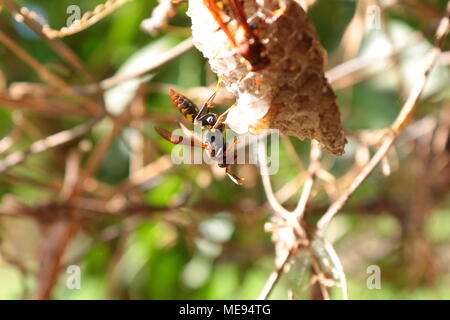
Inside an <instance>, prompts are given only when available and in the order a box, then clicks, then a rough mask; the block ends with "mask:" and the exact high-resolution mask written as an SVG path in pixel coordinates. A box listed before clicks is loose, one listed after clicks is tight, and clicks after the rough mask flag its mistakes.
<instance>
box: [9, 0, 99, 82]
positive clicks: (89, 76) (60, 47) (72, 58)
mask: <svg viewBox="0 0 450 320" xmlns="http://www.w3.org/2000/svg"><path fill="white" fill-rule="evenodd" d="M3 3H4V4H5V5H6V6H7V7H8V8H9V9H10V10H11V11H12V12H13V13H14V14H15V15H16V18H17V17H20V18H21V19H23V22H24V23H25V24H26V25H27V26H28V27H30V28H31V29H32V30H33V31H34V32H36V33H37V34H38V35H39V36H40V37H41V38H42V39H44V40H45V41H46V42H47V43H48V44H49V45H50V46H51V47H52V48H53V49H54V50H55V51H56V52H57V53H59V55H60V56H61V57H62V58H64V60H66V61H67V62H68V63H69V64H70V65H72V66H73V67H74V68H75V69H76V70H78V71H79V72H80V74H82V75H83V76H84V77H85V78H86V80H87V81H89V82H93V83H98V81H97V79H96V77H95V75H94V74H93V73H92V72H91V71H89V69H88V68H87V67H86V66H85V65H84V63H83V62H82V61H81V59H80V58H79V57H78V56H77V55H76V54H75V53H74V52H73V51H72V50H71V49H70V48H69V47H68V46H67V45H66V44H65V43H64V42H61V41H60V40H59V39H51V38H49V37H48V36H47V35H46V34H45V32H44V31H43V28H42V26H41V25H40V24H39V23H38V22H36V21H35V20H34V19H33V18H31V17H30V15H29V13H30V11H29V10H28V9H27V8H24V7H21V6H20V5H18V4H17V3H16V2H15V1H13V0H3Z"/></svg>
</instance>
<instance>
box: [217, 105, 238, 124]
mask: <svg viewBox="0 0 450 320" xmlns="http://www.w3.org/2000/svg"><path fill="white" fill-rule="evenodd" d="M235 107H236V103H235V104H233V105H232V106H231V107H229V108H228V109H227V111H225V112H224V113H222V114H221V115H220V116H219V118H217V121H216V123H215V124H214V126H213V127H212V130H216V129H217V128H218V127H219V126H220V125H221V124H222V123H223V119H224V118H225V116H226V115H227V114H228V113H229V112H230V111H231V110H233V109H234V108H235Z"/></svg>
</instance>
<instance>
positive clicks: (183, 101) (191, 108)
mask: <svg viewBox="0 0 450 320" xmlns="http://www.w3.org/2000/svg"><path fill="white" fill-rule="evenodd" d="M170 98H171V99H172V101H173V103H174V104H175V105H176V106H177V109H178V110H179V111H180V112H181V113H182V114H183V116H184V117H185V118H186V119H187V120H189V121H190V122H194V119H195V117H196V116H197V115H198V112H199V109H198V107H197V105H196V104H195V103H193V102H192V101H191V100H189V99H188V98H186V97H185V96H183V95H182V94H180V93H178V92H176V91H175V90H173V89H170Z"/></svg>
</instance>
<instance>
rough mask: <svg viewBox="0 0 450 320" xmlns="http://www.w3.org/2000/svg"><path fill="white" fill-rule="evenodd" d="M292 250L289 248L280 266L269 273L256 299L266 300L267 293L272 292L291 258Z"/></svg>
mask: <svg viewBox="0 0 450 320" xmlns="http://www.w3.org/2000/svg"><path fill="white" fill-rule="evenodd" d="M293 252H294V250H293V249H291V250H289V251H288V252H287V253H286V255H285V257H284V258H283V260H282V263H281V264H280V266H279V267H278V268H277V269H276V270H275V271H273V272H272V273H271V274H270V276H269V278H268V279H267V281H266V284H265V285H264V288H263V289H262V291H261V293H260V294H259V297H258V300H267V299H268V298H269V295H270V294H271V293H272V291H273V289H274V288H275V285H276V284H277V283H278V281H279V280H280V278H281V276H282V274H283V272H284V269H285V267H286V265H287V263H288V262H289V260H290V259H291V256H292V253H293Z"/></svg>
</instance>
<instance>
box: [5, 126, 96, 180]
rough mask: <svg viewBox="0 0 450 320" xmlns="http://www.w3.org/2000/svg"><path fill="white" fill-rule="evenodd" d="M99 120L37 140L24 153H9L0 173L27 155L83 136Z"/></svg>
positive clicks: (21, 160)
mask: <svg viewBox="0 0 450 320" xmlns="http://www.w3.org/2000/svg"><path fill="white" fill-rule="evenodd" d="M100 119H101V118H97V119H94V120H93V121H91V122H90V123H88V124H83V125H79V126H77V127H75V128H72V129H68V130H64V131H61V132H58V133H55V134H53V135H51V136H48V137H46V138H44V139H42V140H38V141H36V142H34V143H33V144H31V146H30V147H29V148H28V149H27V150H26V151H17V152H14V153H11V154H10V155H8V156H7V157H5V158H4V159H3V160H1V161H0V173H1V172H4V171H6V170H8V169H10V168H11V167H14V166H16V165H18V164H20V163H22V162H23V161H25V160H26V158H27V157H28V156H29V155H33V154H37V153H41V152H44V151H47V150H49V149H51V148H55V147H57V146H60V145H62V144H64V143H67V142H69V141H72V140H75V139H77V138H79V137H81V136H83V135H85V134H86V133H88V132H89V131H90V130H91V129H92V127H93V126H94V125H95V124H96V123H97V122H98V121H99V120H100Z"/></svg>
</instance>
